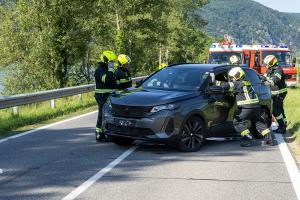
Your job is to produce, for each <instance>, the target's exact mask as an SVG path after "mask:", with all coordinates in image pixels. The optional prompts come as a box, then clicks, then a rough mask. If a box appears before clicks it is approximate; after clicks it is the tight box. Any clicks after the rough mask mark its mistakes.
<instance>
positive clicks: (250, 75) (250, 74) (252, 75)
mask: <svg viewBox="0 0 300 200" xmlns="http://www.w3.org/2000/svg"><path fill="white" fill-rule="evenodd" d="M245 72H246V79H248V80H249V81H250V82H251V83H252V84H253V85H258V84H260V83H261V82H260V79H259V77H258V75H257V74H256V72H255V71H253V70H245Z"/></svg>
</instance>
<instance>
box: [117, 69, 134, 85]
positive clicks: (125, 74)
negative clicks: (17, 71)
mask: <svg viewBox="0 0 300 200" xmlns="http://www.w3.org/2000/svg"><path fill="white" fill-rule="evenodd" d="M115 77H116V83H117V88H118V89H119V90H124V89H127V88H130V87H132V80H131V75H130V72H129V71H128V70H127V69H126V68H124V67H119V68H118V69H117V70H116V71H115Z"/></svg>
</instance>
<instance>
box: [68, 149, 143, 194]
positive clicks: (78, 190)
mask: <svg viewBox="0 0 300 200" xmlns="http://www.w3.org/2000/svg"><path fill="white" fill-rule="evenodd" d="M137 148H138V145H136V146H132V147H131V148H130V149H128V150H127V151H125V152H124V153H123V154H122V155H120V156H119V157H118V158H117V159H115V160H114V161H112V162H111V163H109V164H108V165H107V166H106V167H105V168H103V169H101V170H100V171H99V172H97V173H96V174H95V175H94V176H92V177H91V178H89V179H88V180H87V181H85V182H84V183H83V184H81V185H80V186H78V187H77V188H76V189H75V190H73V191H72V192H71V193H69V194H68V195H67V196H65V197H64V198H63V199H62V200H73V199H75V198H76V197H78V196H79V195H80V194H81V193H83V192H84V191H85V190H87V189H88V188H89V187H90V186H92V185H93V184H94V183H95V182H96V181H97V180H99V179H100V178H102V177H103V176H104V175H105V174H106V173H108V172H109V171H110V170H112V169H113V168H114V167H115V166H117V165H118V164H119V163H120V162H122V161H123V160H124V159H125V158H127V157H128V156H129V155H130V154H131V153H133V152H134V151H135V150H136V149H137Z"/></svg>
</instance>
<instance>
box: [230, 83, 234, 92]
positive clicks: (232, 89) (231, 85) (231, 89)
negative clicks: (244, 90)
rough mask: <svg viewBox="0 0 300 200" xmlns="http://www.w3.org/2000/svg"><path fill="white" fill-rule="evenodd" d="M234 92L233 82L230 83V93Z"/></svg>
mask: <svg viewBox="0 0 300 200" xmlns="http://www.w3.org/2000/svg"><path fill="white" fill-rule="evenodd" d="M233 91H234V84H233V83H232V82H229V92H233Z"/></svg>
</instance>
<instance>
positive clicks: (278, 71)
mask: <svg viewBox="0 0 300 200" xmlns="http://www.w3.org/2000/svg"><path fill="white" fill-rule="evenodd" d="M265 81H268V82H269V83H270V86H271V92H272V95H273V96H276V95H279V96H285V95H286V94H287V88H286V84H285V75H284V73H283V71H282V68H281V67H279V66H277V67H272V68H269V69H268V70H267V74H266V80H265Z"/></svg>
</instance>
